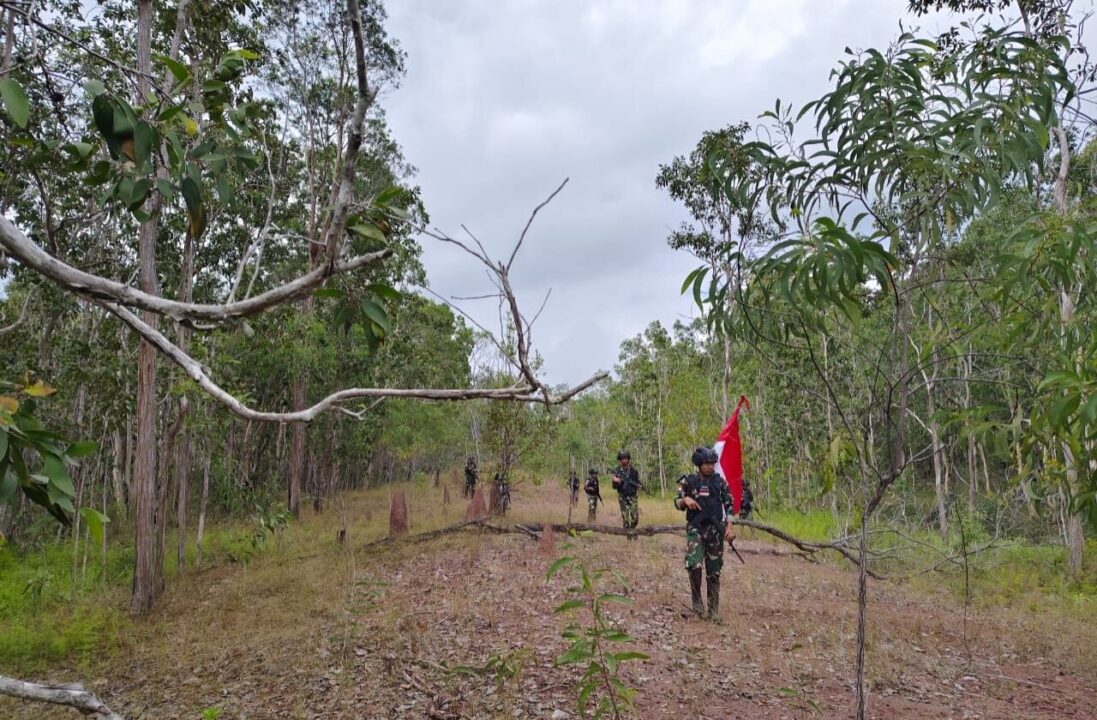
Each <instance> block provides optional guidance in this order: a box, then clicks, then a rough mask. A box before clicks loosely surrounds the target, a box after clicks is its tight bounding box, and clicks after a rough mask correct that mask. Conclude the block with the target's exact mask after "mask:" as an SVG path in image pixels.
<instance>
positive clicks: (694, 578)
mask: <svg viewBox="0 0 1097 720" xmlns="http://www.w3.org/2000/svg"><path fill="white" fill-rule="evenodd" d="M689 590H690V594H692V595H693V612H695V613H697V614H698V615H704V614H705V604H704V603H703V602H701V568H692V569H691V570H690V571H689Z"/></svg>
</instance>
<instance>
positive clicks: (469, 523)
mask: <svg viewBox="0 0 1097 720" xmlns="http://www.w3.org/2000/svg"><path fill="white" fill-rule="evenodd" d="M732 524H734V525H738V526H741V527H749V528H752V529H754V530H758V531H759V532H764V533H768V534H769V535H772V536H773V537H775V538H777V539H778V540H781V541H783V542H786V543H788V544H789V545H792V546H793V547H795V548H796V549H797V550H799V551H800V552H799V553H796V554H797V555H799V556H801V557H804V558H805V559H811V557H812V556H813V555H814V554H815V553H817V552H821V551H824V550H832V551H834V552H837V553H838V554H840V555H841V556H842V557H844V558H846V559H847V560H849V561H850V562H851V563H853V564H854V565H855V566H856V565H857V564H858V562H857V556H856V555H855V554H854V553H853V552H851V551H850V550H849V549H848V548H846V547H844V546H843V545H842V544H841V543H839V542H813V541H810V540H801V539H800V538H798V537H795V536H794V535H789V534H788V533H786V532H785V531H783V530H780V529H778V528H775V527H773V526H771V525H766V524H765V523H760V522H757V521H755V520H742V519H740V518H734V519H732ZM545 528H551V529H552V531H553V532H557V533H563V534H565V535H568V534H571V533H572V532H592V533H599V534H602V535H620V536H625V537H629V536H638V535H644V536H647V537H651V536H654V535H685V534H686V528H685V526H684V525H681V524H675V525H643V526H640V527H636V528H632V529H626V528H623V527H617V526H614V525H593V524H589V523H520V524H515V525H495V524H493V523H491V522H489V520H488V519H487V518H481V519H479V520H466V521H464V522H459V523H456V524H454V525H448V526H446V527H444V528H439V529H438V530H432V531H430V532H425V533H419V534H416V535H409V536H406V537H405V538H402V540H404V541H414V542H420V541H424V540H431V539H433V538H436V537H439V536H441V535H445V534H447V533H452V532H455V531H458V530H483V531H486V532H492V533H496V534H519V535H526V536H528V537H531V538H533V539H535V540H540V538H541V535H540V533H542V532H543V531H544V530H545ZM393 541H394V538H391V537H387V538H382V539H380V540H374V541H373V542H370V543H366V544H365V545H364V546H363V547H372V546H375V545H384V544H387V543H390V542H393ZM738 549H739V551H740V552H746V553H753V554H760V553H757V552H755V551H753V550H749V549H744V548H738ZM868 574H869V576H871V577H872V578H874V579H876V580H883V579H884V577H883V576H881V575H878V574H877V573H874V572H873V571H871V570H868Z"/></svg>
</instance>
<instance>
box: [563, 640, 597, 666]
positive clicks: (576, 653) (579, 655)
mask: <svg viewBox="0 0 1097 720" xmlns="http://www.w3.org/2000/svg"><path fill="white" fill-rule="evenodd" d="M590 656H591V653H590V650H588V649H587V648H586V647H583V646H582V645H581V644H580V643H575V644H574V645H572V646H571V647H570V648H568V649H567V650H566V651H565V652H564V654H563V655H561V656H560V657H558V658H556V664H557V665H571V664H573V663H577V662H584V661H585V660H587V659H589V658H590Z"/></svg>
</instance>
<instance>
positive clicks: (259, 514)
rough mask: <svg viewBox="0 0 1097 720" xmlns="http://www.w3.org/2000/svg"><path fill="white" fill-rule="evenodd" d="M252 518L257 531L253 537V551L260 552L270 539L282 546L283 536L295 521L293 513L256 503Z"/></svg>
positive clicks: (271, 505) (282, 508) (276, 506)
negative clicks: (291, 521) (291, 522)
mask: <svg viewBox="0 0 1097 720" xmlns="http://www.w3.org/2000/svg"><path fill="white" fill-rule="evenodd" d="M252 518H253V520H252V521H253V524H254V526H255V529H254V531H253V532H252V535H251V546H252V549H253V550H260V549H262V548H263V547H264V546H265V545H266V544H267V541H268V540H269V539H270V538H274V540H275V545H276V546H280V545H281V544H282V535H283V534H284V533H285V531H286V526H288V525H289V522H290V520H292V519H293V513H291V512H290V511H289V510H287V509H286V508H284V507H281V506H279V505H275V504H269V505H261V504H258V503H256V505H255V514H254V515H253V516H252Z"/></svg>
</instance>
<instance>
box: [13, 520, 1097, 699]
mask: <svg viewBox="0 0 1097 720" xmlns="http://www.w3.org/2000/svg"><path fill="white" fill-rule="evenodd" d="M367 517H368V516H367ZM683 542H684V541H683V540H681V539H680V538H675V537H668V536H662V537H655V538H641V539H640V540H638V541H636V542H632V543H630V542H627V541H626V540H625V539H623V538H617V537H608V536H599V537H595V538H589V539H587V538H584V539H580V540H573V541H570V543H571V547H570V548H568V549H564V548H560V547H557V548H556V549H555V550H553V551H551V552H546V551H545V550H544V549H541V548H538V545H537V543H535V542H534V541H532V540H530V539H528V538H524V537H521V536H495V535H477V534H471V533H469V534H460V535H454V536H446V537H442V538H438V539H435V540H432V541H428V542H423V543H406V544H401V545H399V546H395V547H385V548H381V549H372V550H369V551H366V550H361V549H359V550H357V551H354V552H348V551H346V550H340V549H337V548H334V547H331V548H329V549H328V550H327V551H326V552H323V553H318V554H313V555H311V556H304V557H300V556H299V557H293V556H292V553H286V554H285V555H284V556H282V557H278V558H272V559H270V560H268V561H261V562H256V563H255V564H254V565H253V566H249V567H247V568H238V567H223V568H219V569H216V570H213V571H209V572H206V573H202V574H200V575H195V576H193V577H190V578H185V579H184V580H183V581H180V582H179V583H178V584H177V585H175V586H174V587H173V588H172V591H171V593H170V594H169V596H168V597H167V598H165V601H164V602H163V603H162V605H161V607H160V609H159V611H158V613H157V614H156V615H155V616H154V617H153V618H152V619H150V621H148V623H147V624H145V625H144V626H142V627H140V628H138V636H137V637H135V638H134V641H133V644H132V647H131V649H130V650H127V651H126V652H124V653H122V654H121V655H120V656H119V657H116V658H114V659H113V660H111V661H109V662H107V663H104V664H103V665H102V666H101V667H97V668H92V669H88V668H83V669H79V668H78V669H75V670H73V671H72V672H76V673H78V674H79V673H82V676H83V677H85V678H87V679H88V680H89V681H90V682H89V685H91V686H92V687H93V688H94V689H95V690H96V691H97V692H99V693H101V694H102V696H103V697H104V698H106V699H108V700H110V701H111V704H112V706H114V707H115V708H116V709H117V710H119V711H120V712H123V714H125V716H126V717H127V718H129V720H140V719H147V720H152V718H156V719H157V720H169V719H172V718H178V719H180V720H183V719H186V720H192V719H193V720H198V719H199V718H202V717H203V715H202V712H203V710H209V712H210V713H211V714H210V715H209V717H219V718H222V719H227V718H233V719H235V718H241V719H243V718H252V719H266V718H272V719H273V718H301V719H309V720H313V719H316V720H319V719H321V718H323V719H325V720H349V719H351V718H354V719H362V720H396V719H404V718H435V719H442V718H448V719H451V720H456V719H458V718H470V719H472V718H508V719H526V718H529V719H533V718H537V719H546V720H551V719H553V718H555V719H556V720H560V719H562V718H577V717H578V714H577V713H576V711H575V678H576V677H577V675H578V672H579V671H577V670H576V669H575V667H574V666H572V667H557V666H556V665H555V664H554V662H553V660H554V658H555V657H557V656H558V655H559V654H560V653H561V652H562V651H563V650H564V648H565V647H566V642H565V641H564V640H563V639H562V638H561V637H560V630H561V629H562V627H563V626H564V625H565V624H566V622H567V619H566V618H564V617H562V616H560V615H554V614H553V608H554V607H556V606H557V605H558V604H559V603H561V602H563V601H564V600H565V599H567V598H568V597H570V596H569V595H568V593H567V587H568V585H569V584H571V579H570V578H568V577H565V576H564V575H561V576H559V577H557V578H555V579H553V580H552V581H547V580H546V578H545V570H546V568H547V566H548V565H549V563H550V562H551V561H552V560H553V559H554V558H555V557H557V556H559V555H560V554H563V553H571V554H575V555H577V556H579V557H581V558H583V559H584V560H585V561H586V562H587V563H588V564H589V565H590V566H592V567H595V566H599V567H600V566H612V567H613V568H615V569H616V570H618V571H619V572H621V573H622V574H623V575H624V576H625V577H626V578H627V579H628V582H629V586H630V587H629V591H628V594H629V596H630V597H631V598H632V600H633V603H632V604H629V605H613V606H612V608H611V609H610V610H609V611H608V614H609V616H610V617H611V618H612V619H613V621H614V622H615V623H616V624H617V625H619V627H621V628H622V629H624V630H625V631H627V632H628V633H630V634H631V635H633V636H634V637H635V638H636V641H635V643H634V647H635V649H637V650H642V651H644V652H646V653H648V654H649V655H650V656H651V657H650V659H649V660H647V661H642V662H634V663H629V665H628V667H626V669H625V670H624V671H623V672H622V677H623V679H624V680H625V682H626V683H628V684H629V685H630V686H631V687H634V688H636V689H637V690H638V695H637V708H638V712H637V716H638V717H640V718H644V720H649V719H651V720H656V719H662V718H668V719H669V718H683V717H688V718H697V719H705V718H709V719H712V720H715V719H717V718H720V719H725V718H754V719H758V720H770V719H772V720H779V719H780V720H785V719H792V718H815V717H823V718H847V717H851V716H852V705H853V693H852V689H851V685H850V683H851V680H852V676H853V655H854V632H855V610H856V607H855V604H854V601H853V598H854V588H855V576H854V574H853V573H852V572H850V571H849V569H848V568H847V567H844V566H839V565H832V564H826V563H821V564H812V563H808V562H806V561H804V560H802V559H799V558H796V557H785V556H777V555H774V554H773V553H772V552H771V550H772V547H773V546H771V545H768V544H764V543H762V542H760V541H758V540H752V539H749V538H748V539H744V540H741V541H740V543H739V545H741V546H743V549H744V550H747V551H748V552H747V553H746V554H745V557H746V561H747V564H746V565H745V566H744V565H740V564H739V563H738V562H737V561H735V560H734V559H733V558H732V559H730V561H729V562H728V563H727V565H726V571H725V577H724V582H723V616H724V618H725V623H724V624H723V625H721V626H717V625H714V624H712V623H709V622H705V621H701V620H698V619H695V618H692V617H690V616H689V614H688V613H687V612H685V611H686V603H687V602H688V588H687V586H686V582H685V572H684V570H683V569H682V565H681V555H682V549H683V548H682V544H683ZM751 550H755V551H757V552H749V551H751ZM870 613H871V620H870V626H871V627H870V644H869V648H868V662H869V674H868V679H869V685H870V690H871V696H870V705H869V708H870V716H871V717H874V718H879V719H881V720H884V719H889V720H890V719H892V718H894V719H896V720H903V719H905V718H911V719H913V718H918V719H919V720H924V719H927V718H988V719H989V718H1002V719H1006V718H1009V719H1013V718H1032V719H1035V720H1040V719H1044V718H1046V719H1048V720H1051V719H1052V718H1056V719H1058V718H1079V719H1081V718H1097V708H1095V698H1097V692H1095V690H1094V688H1093V678H1094V671H1093V669H1092V668H1083V667H1071V665H1070V664H1071V662H1072V661H1071V658H1072V657H1074V656H1073V655H1071V654H1070V653H1069V652H1067V650H1069V647H1068V646H1069V645H1072V644H1084V643H1094V642H1097V632H1095V629H1094V628H1092V627H1089V626H1084V625H1079V626H1078V627H1059V628H1054V631H1055V632H1057V633H1059V634H1058V636H1057V637H1058V638H1064V637H1065V638H1067V642H1066V643H1064V642H1062V641H1057V640H1056V638H1049V634H1050V633H1049V631H1050V630H1051V629H1050V628H1048V627H1046V618H1042V617H1040V616H1038V615H1020V614H1018V612H1016V611H1007V610H1004V609H998V610H994V611H993V612H992V611H988V610H983V611H972V612H971V613H970V614H969V616H968V619H967V623H966V633H965V623H964V612H963V608H962V606H961V605H960V604H959V603H957V602H956V601H955V599H953V598H950V597H947V596H945V595H943V594H942V595H940V596H936V595H935V596H926V595H925V594H922V593H917V592H915V591H913V590H910V589H907V588H904V587H902V586H897V585H893V584H888V583H874V584H873V585H872V589H871V611H870ZM577 619H579V620H580V621H582V620H585V619H586V618H583V617H582V615H580V616H578V617H577ZM459 666H465V670H464V671H457V670H456V668H458V667H459ZM89 673H90V674H89ZM70 675H71V673H70ZM214 710H217V711H219V713H220V714H219V715H216V714H213V711H214ZM21 713H22V714H21ZM74 716H75V713H71V714H70V713H68V712H65V711H56V712H55V711H48V712H44V711H43V709H42V707H41V706H39V707H34V706H28V705H23V706H16V705H4V704H2V703H0V717H14V718H46V717H50V718H52V717H57V718H64V717H74Z"/></svg>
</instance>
